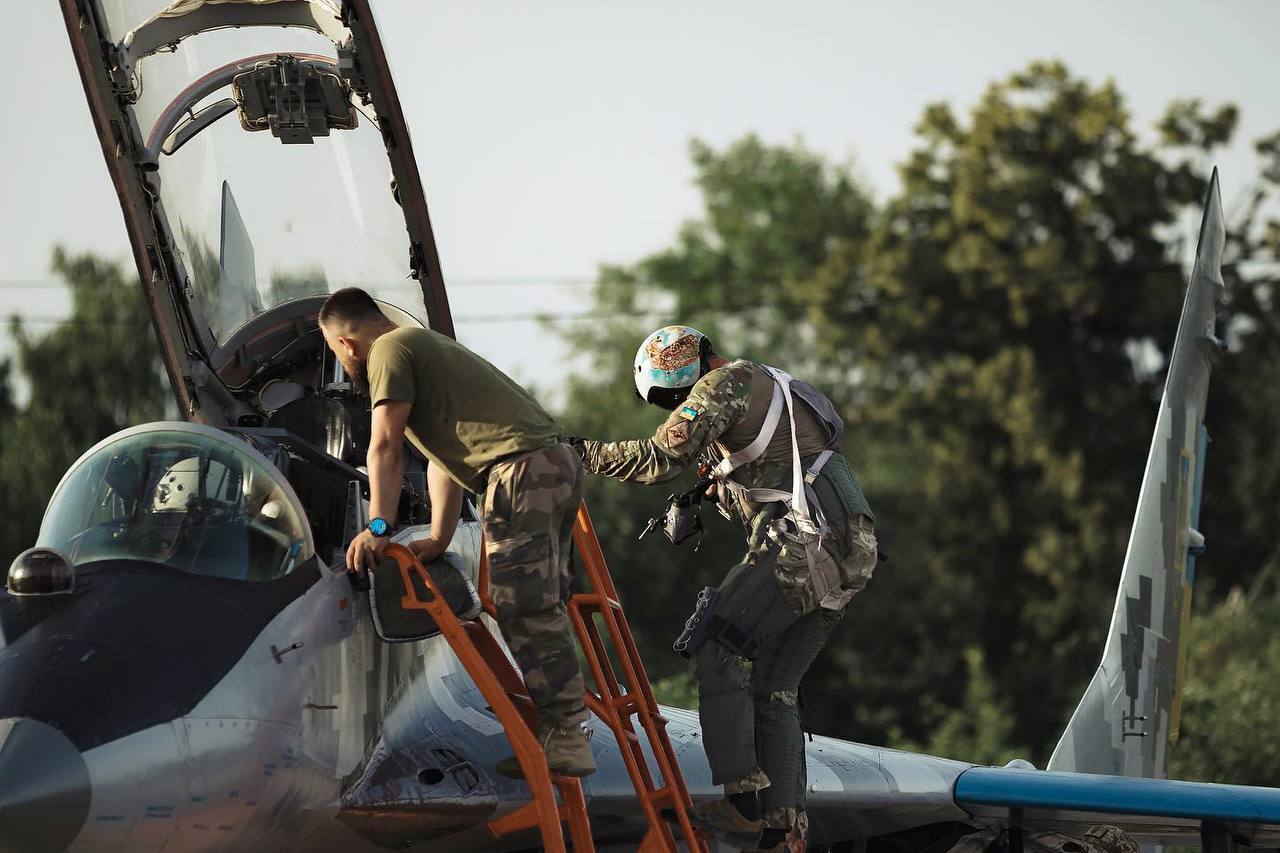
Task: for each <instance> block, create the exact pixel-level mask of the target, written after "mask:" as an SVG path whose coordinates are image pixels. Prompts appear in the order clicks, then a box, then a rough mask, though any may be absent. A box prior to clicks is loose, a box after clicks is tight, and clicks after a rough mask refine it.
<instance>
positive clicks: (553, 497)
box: [481, 444, 587, 728]
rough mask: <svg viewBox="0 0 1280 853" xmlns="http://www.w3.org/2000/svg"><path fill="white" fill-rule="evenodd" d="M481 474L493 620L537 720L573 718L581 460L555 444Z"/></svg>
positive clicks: (582, 712)
mask: <svg viewBox="0 0 1280 853" xmlns="http://www.w3.org/2000/svg"><path fill="white" fill-rule="evenodd" d="M488 475H489V480H488V486H487V488H486V490H485V496H484V514H483V518H482V519H481V521H482V527H483V530H484V540H485V549H486V553H487V554H488V559H489V593H490V595H491V596H492V597H493V603H494V606H495V607H496V608H497V611H498V625H499V627H500V628H501V630H502V635H503V637H504V638H505V639H506V641H507V645H508V646H510V648H511V653H512V655H514V656H515V659H516V663H518V664H519V665H520V671H521V672H522V673H523V674H524V683H525V685H526V686H527V687H528V688H529V695H530V696H532V697H533V702H534V704H535V705H536V706H537V708H538V715H539V717H540V718H541V720H542V722H543V723H551V724H554V725H557V726H560V727H564V728H568V727H571V726H577V725H580V724H581V723H583V722H584V721H585V720H586V719H587V710H586V706H585V704H584V701H583V684H582V673H581V671H580V670H579V667H578V655H577V650H576V649H575V647H574V644H573V639H572V638H573V631H572V625H571V624H570V622H569V614H568V610H567V609H566V605H567V604H568V601H569V594H570V591H571V588H572V582H573V578H572V575H571V573H570V570H569V549H570V547H571V544H572V541H573V525H574V519H575V518H576V517H577V513H578V506H579V504H581V503H582V482H583V479H584V474H583V470H582V462H581V461H580V460H579V459H578V455H577V454H576V453H574V452H573V451H572V450H570V449H569V448H568V447H567V446H566V445H564V444H554V445H552V446H551V447H547V448H543V449H541V450H534V451H531V452H529V453H524V454H521V455H519V456H515V457H510V458H507V459H502V460H499V461H498V462H495V463H494V464H493V465H491V466H490V467H489V471H488Z"/></svg>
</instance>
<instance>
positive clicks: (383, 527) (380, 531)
mask: <svg viewBox="0 0 1280 853" xmlns="http://www.w3.org/2000/svg"><path fill="white" fill-rule="evenodd" d="M369 532H370V533H372V534H373V535H374V536H384V535H386V532H387V522H386V520H385V519H381V518H375V519H374V520H373V521H371V522H369Z"/></svg>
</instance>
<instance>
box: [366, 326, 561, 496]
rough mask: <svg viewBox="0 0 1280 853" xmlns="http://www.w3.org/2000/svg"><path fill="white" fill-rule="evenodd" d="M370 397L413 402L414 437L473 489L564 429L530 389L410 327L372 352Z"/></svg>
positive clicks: (452, 345)
mask: <svg viewBox="0 0 1280 853" xmlns="http://www.w3.org/2000/svg"><path fill="white" fill-rule="evenodd" d="M366 367H367V369H368V374H369V397H370V399H371V400H372V402H373V405H375V406H376V405H378V404H379V403H381V402H382V401H383V400H403V401H404V402H407V403H411V404H413V408H412V409H411V410H410V411H409V421H408V424H407V428H406V434H407V437H408V439H409V440H410V441H411V442H413V444H414V446H415V447H417V448H418V450H420V451H422V453H423V455H424V456H426V457H427V459H429V460H430V461H431V462H433V463H435V464H437V465H439V466H440V467H441V468H443V469H444V470H445V471H447V472H448V473H449V476H450V477H452V478H453V479H454V480H456V481H457V482H458V483H460V484H461V485H462V486H463V487H464V488H466V489H468V490H470V491H472V492H481V491H483V490H484V486H485V470H486V469H487V468H488V467H489V466H490V465H492V464H493V463H494V462H496V461H497V460H499V459H501V458H502V457H504V456H511V455H513V454H517V453H528V452H529V451H531V450H538V449H539V448H543V447H550V446H551V445H553V444H555V443H556V442H557V441H558V440H559V435H560V433H561V430H560V426H559V424H557V423H556V422H555V421H554V420H552V419H551V416H550V415H548V414H547V413H546V412H545V411H543V409H542V407H541V406H539V405H538V403H537V401H536V400H534V399H533V397H532V396H530V394H529V392H528V391H526V390H524V389H523V388H521V387H520V386H519V385H517V384H516V383H515V382H512V381H511V379H510V378H509V377H508V376H507V375H506V374H505V373H503V372H502V371H500V370H498V368H496V367H494V366H493V365H492V364H490V363H489V362H487V361H485V360H484V359H483V358H481V357H480V356H478V355H476V354H475V353H473V352H472V351H471V350H469V349H467V348H466V347H464V346H463V345H462V344H460V343H458V342H457V341H455V340H453V339H452V338H449V337H445V336H444V335H442V334H440V333H438V332H433V331H431V330H429V329H419V328H414V327H412V326H404V327H401V328H399V329H396V330H395V331H392V332H387V333H386V334H385V335H383V336H382V337H380V338H378V339H377V340H376V341H374V342H373V346H372V347H370V348H369V358H368V362H367V365H366Z"/></svg>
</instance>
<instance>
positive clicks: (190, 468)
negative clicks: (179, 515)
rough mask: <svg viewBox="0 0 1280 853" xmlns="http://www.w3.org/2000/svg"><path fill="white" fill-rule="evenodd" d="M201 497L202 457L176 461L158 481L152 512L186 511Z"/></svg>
mask: <svg viewBox="0 0 1280 853" xmlns="http://www.w3.org/2000/svg"><path fill="white" fill-rule="evenodd" d="M199 499H200V457H199V456H191V457H188V458H186V459H183V460H182V461H180V462H175V463H174V464H173V466H172V467H170V468H169V470H168V471H165V472H164V475H163V476H161V477H160V480H159V482H157V483H156V487H155V492H154V493H153V495H152V499H151V511H152V512H186V511H187V510H189V509H190V508H191V507H192V505H194V504H196V503H198V502H199Z"/></svg>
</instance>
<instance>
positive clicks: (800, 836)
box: [743, 809, 809, 853]
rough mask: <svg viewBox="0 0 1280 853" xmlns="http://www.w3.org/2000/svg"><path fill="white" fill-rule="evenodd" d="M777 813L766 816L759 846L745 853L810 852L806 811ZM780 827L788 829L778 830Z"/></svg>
mask: <svg viewBox="0 0 1280 853" xmlns="http://www.w3.org/2000/svg"><path fill="white" fill-rule="evenodd" d="M775 812H777V813H776V814H775V813H769V814H766V815H765V816H764V824H765V827H764V832H762V833H761V834H760V844H759V846H757V847H753V848H751V849H750V850H744V851H743V853H805V851H806V850H808V848H809V816H808V815H807V814H805V811H804V809H798V810H797V809H776V810H775ZM779 819H781V820H779ZM779 826H786V827H788V828H786V829H781V828H777V827H779Z"/></svg>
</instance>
